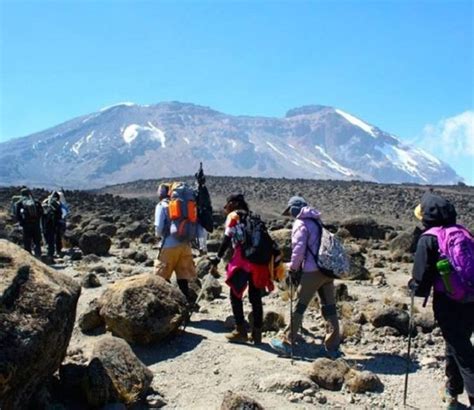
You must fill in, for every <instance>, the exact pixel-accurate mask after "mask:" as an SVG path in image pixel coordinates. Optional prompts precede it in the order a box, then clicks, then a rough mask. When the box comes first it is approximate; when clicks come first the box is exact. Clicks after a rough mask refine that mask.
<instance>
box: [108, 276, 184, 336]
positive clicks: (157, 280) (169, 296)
mask: <svg viewBox="0 0 474 410" xmlns="http://www.w3.org/2000/svg"><path fill="white" fill-rule="evenodd" d="M99 305H100V315H101V316H102V317H103V318H104V320H105V323H106V326H107V329H108V330H110V331H111V332H112V333H113V334H114V335H117V336H119V337H122V338H124V339H125V340H127V341H128V342H129V343H140V344H147V343H152V342H155V341H158V340H161V339H163V338H164V337H166V336H168V335H169V334H171V333H173V332H175V331H176V330H177V329H178V327H179V325H180V324H181V322H182V321H183V318H184V314H185V309H186V299H185V297H184V296H183V294H182V293H181V292H180V291H179V290H178V289H176V288H175V287H174V286H172V285H170V284H169V283H168V282H167V281H166V280H164V279H163V278H161V277H159V276H155V275H151V274H146V273H145V274H140V275H137V276H133V277H129V278H125V279H121V280H118V281H117V282H115V283H114V284H113V285H111V286H110V287H109V288H108V289H107V290H106V291H105V292H104V293H103V295H102V296H101V298H100V299H99Z"/></svg>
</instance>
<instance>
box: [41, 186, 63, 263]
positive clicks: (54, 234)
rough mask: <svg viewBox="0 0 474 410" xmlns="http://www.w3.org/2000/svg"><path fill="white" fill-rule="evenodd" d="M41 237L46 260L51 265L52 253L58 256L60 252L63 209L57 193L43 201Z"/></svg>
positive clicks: (54, 192)
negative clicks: (46, 251)
mask: <svg viewBox="0 0 474 410" xmlns="http://www.w3.org/2000/svg"><path fill="white" fill-rule="evenodd" d="M42 205H43V218H42V226H43V235H44V239H45V241H46V244H47V246H48V254H47V255H48V259H49V262H50V263H52V262H53V261H54V260H53V258H54V251H55V250H56V253H57V255H58V256H60V254H61V251H62V235H63V232H62V230H63V226H64V225H63V209H62V206H61V197H60V195H59V192H57V191H53V192H52V193H51V195H49V196H48V197H47V198H46V199H45V200H44V201H43V204H42Z"/></svg>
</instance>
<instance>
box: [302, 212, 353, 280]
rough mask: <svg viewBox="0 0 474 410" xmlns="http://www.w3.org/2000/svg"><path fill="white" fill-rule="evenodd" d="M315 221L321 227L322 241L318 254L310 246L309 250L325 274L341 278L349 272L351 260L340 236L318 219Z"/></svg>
mask: <svg viewBox="0 0 474 410" xmlns="http://www.w3.org/2000/svg"><path fill="white" fill-rule="evenodd" d="M314 222H315V223H316V224H317V225H318V226H319V228H320V242H319V244H318V255H317V257H316V255H315V253H314V252H313V251H312V250H311V249H310V248H309V246H308V251H309V252H310V254H311V255H312V256H313V258H314V259H315V261H316V263H317V265H318V266H319V268H320V270H321V272H323V273H324V274H325V275H327V276H330V277H334V278H336V279H341V278H342V277H344V276H345V275H347V274H348V273H349V269H350V261H349V258H348V256H347V253H346V250H345V249H344V245H343V244H342V242H341V241H340V240H339V238H338V237H337V236H336V235H334V234H333V233H331V232H329V231H328V230H327V229H326V228H324V226H322V224H321V223H320V222H318V221H316V220H314Z"/></svg>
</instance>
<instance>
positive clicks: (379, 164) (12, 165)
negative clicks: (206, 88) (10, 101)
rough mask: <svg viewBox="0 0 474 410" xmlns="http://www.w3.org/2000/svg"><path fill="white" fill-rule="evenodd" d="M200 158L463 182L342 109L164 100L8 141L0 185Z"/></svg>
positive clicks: (228, 167) (160, 168)
mask: <svg viewBox="0 0 474 410" xmlns="http://www.w3.org/2000/svg"><path fill="white" fill-rule="evenodd" d="M200 161H202V162H204V163H205V165H206V169H207V171H208V172H209V173H210V174H213V175H232V176H261V177H286V178H321V179H338V180H340V179H344V180H356V179H359V180H365V181H377V182H385V183H390V182H396V183H401V182H411V183H423V184H429V183H436V184H454V183H457V182H458V181H460V180H462V178H461V177H459V176H458V175H457V174H456V173H455V172H454V170H453V169H452V168H451V167H449V165H447V164H446V163H444V162H443V161H441V160H439V159H438V158H435V157H433V156H432V155H430V154H429V153H427V152H426V151H424V150H422V149H419V148H417V147H415V146H410V145H408V144H406V143H404V142H403V140H402V139H399V138H398V137H396V136H394V135H393V134H390V133H389V132H386V131H383V130H381V129H380V128H378V127H376V126H375V125H371V124H368V123H367V122H365V121H363V120H361V119H359V118H356V117H355V116H354V115H352V114H349V113H347V112H345V111H342V110H341V109H338V108H335V107H327V106H321V105H310V106H304V107H299V108H294V109H291V110H289V111H288V112H287V113H286V115H285V116H284V117H282V118H269V117H250V116H233V115H228V114H224V113H221V112H218V111H215V110H213V109H211V108H209V107H202V106H198V105H194V104H189V103H180V102H163V103H159V104H153V105H149V106H142V105H137V104H131V103H122V104H117V105H114V106H111V107H105V108H104V109H102V110H100V111H98V112H95V113H90V114H87V115H83V116H80V117H77V118H74V119H71V120H69V121H66V122H64V123H62V124H59V125H56V126H54V127H52V128H49V129H47V130H44V131H40V132H37V133H35V134H32V135H29V136H26V137H23V138H18V139H15V140H11V141H7V142H4V143H0V185H2V186H6V185H14V184H18V185H20V184H25V183H27V184H34V185H36V186H58V185H59V186H64V187H66V188H81V189H90V188H96V187H103V186H105V185H110V184H114V183H121V182H129V181H135V180H137V179H145V178H157V177H165V176H170V177H174V176H177V175H190V174H192V173H193V172H194V171H195V169H196V168H197V167H198V165H199V162H200ZM51 169H54V172H51ZM31 170H34V172H31Z"/></svg>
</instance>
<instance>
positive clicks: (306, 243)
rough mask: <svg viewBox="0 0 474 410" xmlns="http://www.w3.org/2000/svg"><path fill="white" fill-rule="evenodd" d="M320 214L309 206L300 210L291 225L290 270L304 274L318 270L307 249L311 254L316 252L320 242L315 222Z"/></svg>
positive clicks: (318, 229) (318, 230)
mask: <svg viewBox="0 0 474 410" xmlns="http://www.w3.org/2000/svg"><path fill="white" fill-rule="evenodd" d="M320 215H321V214H320V212H319V211H317V210H316V209H314V208H311V207H309V206H305V207H304V208H302V209H301V211H300V213H299V214H298V216H297V217H296V220H295V222H294V223H293V229H292V232H291V248H292V251H291V262H290V269H292V270H299V269H302V270H303V271H304V272H314V271H315V270H318V266H317V264H316V261H315V260H314V258H313V256H312V255H311V253H310V252H309V251H308V247H309V248H310V249H311V251H312V252H313V253H315V252H317V249H316V248H317V246H318V243H319V241H320V238H319V237H320V232H321V230H320V228H319V227H318V225H317V223H316V221H315V220H317V221H318V222H320V220H319V216H320Z"/></svg>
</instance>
